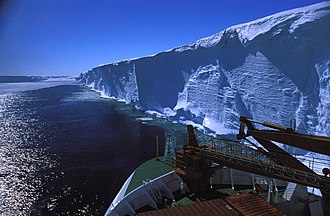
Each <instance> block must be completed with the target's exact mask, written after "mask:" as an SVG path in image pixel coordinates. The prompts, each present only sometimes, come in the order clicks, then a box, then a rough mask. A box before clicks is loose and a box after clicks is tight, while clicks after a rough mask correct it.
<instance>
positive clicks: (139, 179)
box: [125, 157, 174, 195]
mask: <svg viewBox="0 0 330 216" xmlns="http://www.w3.org/2000/svg"><path fill="white" fill-rule="evenodd" d="M172 162H173V161H171V160H170V159H168V160H164V158H163V157H160V158H159V160H156V158H153V159H151V160H148V161H147V162H145V163H143V164H142V165H141V166H139V167H138V168H137V169H136V170H135V172H134V174H133V176H132V179H131V181H130V183H129V185H128V187H127V189H126V193H125V195H126V194H128V193H130V192H131V191H133V190H134V189H136V188H138V187H139V186H141V185H143V182H144V181H148V180H153V179H156V178H158V177H160V176H162V175H164V174H166V173H168V172H171V171H173V169H174V167H173V165H172Z"/></svg>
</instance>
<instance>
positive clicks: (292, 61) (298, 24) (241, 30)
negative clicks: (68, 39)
mask: <svg viewBox="0 0 330 216" xmlns="http://www.w3.org/2000/svg"><path fill="white" fill-rule="evenodd" d="M329 26H330V2H328V1H327V2H322V3H318V4H314V5H311V6H307V7H302V8H297V9H294V10H289V11H284V12H281V13H278V14H274V15H271V16H268V17H265V18H261V19H258V20H255V21H252V22H249V23H245V24H240V25H236V26H233V27H230V28H228V29H225V30H223V31H221V32H219V33H217V34H215V35H212V36H210V37H206V38H203V39H200V40H198V41H196V42H194V43H191V44H187V45H184V46H181V47H177V48H174V49H171V50H167V51H165V52H161V53H158V54H155V55H152V56H147V57H142V58H136V59H130V60H123V61H119V62H115V63H110V64H105V65H101V66H98V67H95V68H93V69H91V70H90V71H88V72H85V73H82V74H81V75H80V80H81V82H82V83H84V84H86V85H89V86H91V87H92V88H93V89H95V90H97V91H100V92H101V93H102V95H103V96H107V97H111V98H116V99H117V100H122V101H125V102H126V103H129V104H132V105H134V106H135V107H138V108H140V109H142V110H147V111H148V113H151V114H154V115H156V116H159V117H166V118H168V119H170V120H172V121H175V122H183V123H194V124H195V125H198V126H203V127H205V128H209V129H212V130H214V131H215V132H216V133H218V134H226V133H237V129H238V126H239V122H238V118H239V116H240V115H244V116H247V117H249V118H254V119H256V120H260V121H267V122H273V123H277V124H280V125H286V126H289V121H290V120H291V119H296V121H297V129H298V131H301V132H307V133H311V134H318V135H330V37H329V35H330V28H329Z"/></svg>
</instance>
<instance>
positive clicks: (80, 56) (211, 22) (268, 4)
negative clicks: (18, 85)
mask: <svg viewBox="0 0 330 216" xmlns="http://www.w3.org/2000/svg"><path fill="white" fill-rule="evenodd" d="M317 2H321V0H198V1H197V0H88V1H87V0H7V1H4V0H0V75H72V76H75V75H78V74H80V73H81V72H85V71H87V70H89V69H91V68H93V67H95V66H97V65H99V64H104V63H109V62H114V61H117V60H122V59H127V58H134V57H141V56H145V55H151V54H155V53H158V52H161V51H164V50H168V49H171V48H174V47H177V46H180V45H184V44H187V43H190V42H193V41H196V40H198V39H200V38H203V37H206V36H209V35H212V34H215V33H217V32H219V31H221V30H223V29H225V28H227V27H230V26H232V25H236V24H240V23H245V22H248V21H252V20H255V19H257V18H262V17H264V16H268V15H271V14H274V13H277V12H280V11H284V10H288V9H292V8H296V7H301V6H306V5H310V4H313V3H317Z"/></svg>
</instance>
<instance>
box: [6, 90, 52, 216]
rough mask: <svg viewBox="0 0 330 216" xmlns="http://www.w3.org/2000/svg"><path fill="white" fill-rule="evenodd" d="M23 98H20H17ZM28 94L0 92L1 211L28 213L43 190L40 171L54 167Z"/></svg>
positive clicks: (7, 213) (14, 213) (32, 100)
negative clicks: (43, 144)
mask: <svg viewBox="0 0 330 216" xmlns="http://www.w3.org/2000/svg"><path fill="white" fill-rule="evenodd" d="M18 98H20V100H18ZM33 102H34V98H30V97H27V95H26V93H18V94H2V95H0V113H1V115H0V202H1V203H0V206H1V208H0V214H1V215H26V214H28V213H29V212H30V207H31V205H32V204H33V203H34V202H35V201H36V200H37V199H38V196H39V194H40V191H41V190H42V181H41V179H40V178H41V175H40V176H39V175H38V172H40V171H42V170H43V169H46V168H49V167H52V166H54V165H55V164H54V163H56V160H53V161H51V160H50V158H49V156H48V155H47V154H46V153H45V150H46V149H45V148H44V147H42V146H41V144H42V143H43V142H44V141H45V140H44V138H45V135H44V134H43V133H42V127H43V123H41V122H40V120H39V116H38V115H37V114H36V112H35V110H33V109H31V108H30V106H29V103H33Z"/></svg>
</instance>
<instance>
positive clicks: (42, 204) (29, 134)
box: [0, 84, 164, 215]
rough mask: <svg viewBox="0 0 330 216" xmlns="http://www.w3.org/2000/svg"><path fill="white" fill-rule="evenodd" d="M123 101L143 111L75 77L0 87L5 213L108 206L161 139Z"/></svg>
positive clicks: (87, 211)
mask: <svg viewBox="0 0 330 216" xmlns="http://www.w3.org/2000/svg"><path fill="white" fill-rule="evenodd" d="M123 107H125V109H127V110H128V111H127V110H126V112H134V115H135V117H136V116H138V115H140V114H141V116H143V114H142V113H139V111H136V110H135V111H134V110H133V108H130V107H129V106H124V105H122V104H121V105H118V102H114V101H112V100H109V99H102V98H100V97H99V95H98V94H97V93H95V92H92V91H90V90H89V89H88V88H86V87H83V86H81V85H77V84H72V85H61V86H56V87H51V88H44V89H40V90H33V91H22V92H9V93H8V92H7V93H2V94H1V93H0V215H102V214H104V212H105V211H106V209H107V208H108V206H109V204H110V203H111V201H112V199H113V198H114V196H115V195H116V193H117V192H118V190H119V189H120V187H121V186H122V184H123V182H124V181H125V179H126V178H127V177H128V176H129V175H130V174H131V172H132V171H133V170H134V169H135V168H136V167H137V166H138V165H140V164H141V163H142V162H144V161H146V160H148V159H150V158H152V157H154V156H155V137H156V136H159V137H160V140H161V143H163V142H164V129H163V128H161V127H158V126H151V125H148V124H142V123H141V122H140V121H137V120H135V117H132V116H130V115H125V114H123V113H122V112H119V111H118V110H119V109H123ZM130 109H131V110H130ZM162 147H163V146H161V148H162Z"/></svg>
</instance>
